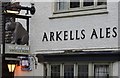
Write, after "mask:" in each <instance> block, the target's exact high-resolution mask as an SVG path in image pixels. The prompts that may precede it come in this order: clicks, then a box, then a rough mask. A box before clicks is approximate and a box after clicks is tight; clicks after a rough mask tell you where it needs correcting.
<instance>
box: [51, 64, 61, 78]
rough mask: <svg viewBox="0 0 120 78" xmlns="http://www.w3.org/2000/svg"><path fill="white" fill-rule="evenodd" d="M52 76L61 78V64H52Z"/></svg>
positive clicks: (52, 77)
mask: <svg viewBox="0 0 120 78" xmlns="http://www.w3.org/2000/svg"><path fill="white" fill-rule="evenodd" d="M51 78H60V65H51Z"/></svg>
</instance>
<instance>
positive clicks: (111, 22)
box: [15, 0, 120, 76]
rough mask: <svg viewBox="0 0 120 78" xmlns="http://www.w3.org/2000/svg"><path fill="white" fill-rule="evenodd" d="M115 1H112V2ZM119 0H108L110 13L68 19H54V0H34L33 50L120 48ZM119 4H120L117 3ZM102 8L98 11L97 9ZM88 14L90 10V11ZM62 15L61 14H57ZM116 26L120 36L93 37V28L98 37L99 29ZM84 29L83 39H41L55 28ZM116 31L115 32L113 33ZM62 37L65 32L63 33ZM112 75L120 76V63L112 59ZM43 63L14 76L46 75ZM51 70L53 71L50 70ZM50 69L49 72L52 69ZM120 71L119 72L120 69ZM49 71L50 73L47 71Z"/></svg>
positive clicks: (31, 26)
mask: <svg viewBox="0 0 120 78" xmlns="http://www.w3.org/2000/svg"><path fill="white" fill-rule="evenodd" d="M111 1H113V2H111ZM119 1H120V0H116V1H115V2H114V0H108V3H107V9H106V10H103V11H105V12H108V14H107V13H106V14H98V15H90V16H89V15H88V16H76V17H67V18H55V19H49V18H51V17H54V16H55V17H56V16H57V15H54V14H53V3H52V2H35V8H36V13H35V14H34V15H33V16H32V18H31V20H30V51H31V53H32V54H37V53H40V52H41V53H44V52H47V53H51V52H57V51H63V50H88V51H89V50H104V49H111V50H118V49H119V47H120V45H119V44H120V41H119V37H120V35H119V30H120V28H119V24H120V22H119V20H120V19H119V18H120V16H119V14H120V13H119V12H120V3H119ZM118 4H119V5H118ZM98 11H99V10H98ZM88 13H89V12H88ZM58 16H59V15H58ZM108 27H110V28H111V30H112V28H113V27H117V37H116V38H113V37H110V38H103V39H100V38H98V39H95V38H93V39H90V35H91V33H92V30H93V29H96V31H97V34H98V36H99V29H100V28H102V29H103V33H104V36H105V30H106V28H108ZM82 29H85V34H86V38H85V39H83V40H82V39H81V40H73V41H71V40H67V41H64V40H63V41H44V42H43V41H42V37H43V33H44V32H46V33H47V34H48V33H49V32H56V31H70V30H72V31H75V30H82ZM111 34H113V32H111ZM61 36H63V34H62V35H61ZM110 66H111V70H112V72H111V76H118V75H119V74H120V64H119V62H118V61H117V62H113V63H112V64H111V65H110ZM89 67H91V68H90V70H89V71H93V68H92V67H93V64H92V63H90V64H89ZM43 68H44V66H43V64H41V63H38V68H37V69H35V68H34V67H33V71H31V72H23V71H21V70H20V68H19V72H18V71H17V70H16V72H15V76H43V75H44V72H43V71H44V69H43ZM49 71H50V70H49ZM49 71H48V72H49ZM118 71H119V72H118ZM93 73H94V72H89V76H93ZM48 74H50V73H48Z"/></svg>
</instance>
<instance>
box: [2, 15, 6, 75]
mask: <svg viewBox="0 0 120 78" xmlns="http://www.w3.org/2000/svg"><path fill="white" fill-rule="evenodd" d="M2 16H3V17H2V21H3V26H2V77H3V76H4V75H5V73H4V72H5V66H6V65H5V24H6V16H5V14H3V15H2Z"/></svg>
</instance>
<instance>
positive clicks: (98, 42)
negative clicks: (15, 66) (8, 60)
mask: <svg viewBox="0 0 120 78" xmlns="http://www.w3.org/2000/svg"><path fill="white" fill-rule="evenodd" d="M59 1H60V2H59ZM59 1H58V2H35V8H36V13H35V14H34V15H33V16H32V18H31V20H30V51H31V53H32V54H34V55H36V56H37V58H38V63H37V68H36V69H33V70H32V71H30V72H22V73H23V74H21V76H22V75H23V76H26V75H27V74H26V73H29V74H30V73H31V74H32V76H51V77H52V78H56V77H57V78H59V77H62V76H64V77H65V78H73V77H79V78H84V77H85V78H87V77H88V76H89V77H95V78H98V77H102V78H103V77H107V78H108V77H111V76H112V77H120V50H119V47H120V42H119V37H120V35H119V30H120V28H119V24H120V22H119V20H120V18H119V17H120V15H119V12H120V1H119V0H115V1H114V0H103V1H102V2H101V0H90V2H87V0H74V2H73V1H72V0H68V1H64V0H59ZM63 1H64V2H63ZM16 72H17V73H16V76H17V75H19V73H18V71H16ZM27 76H29V75H27Z"/></svg>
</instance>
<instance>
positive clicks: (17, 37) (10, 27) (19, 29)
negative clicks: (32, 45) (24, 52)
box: [5, 21, 29, 45]
mask: <svg viewBox="0 0 120 78" xmlns="http://www.w3.org/2000/svg"><path fill="white" fill-rule="evenodd" d="M5 30H6V31H11V32H12V33H13V34H12V35H13V38H12V41H11V43H12V44H18V45H25V44H28V41H29V34H28V32H27V31H26V30H25V28H24V27H23V26H22V24H21V23H20V22H14V21H9V22H7V23H6V27H5Z"/></svg>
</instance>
